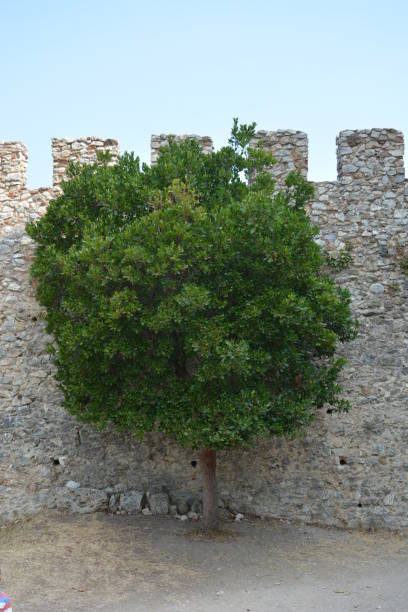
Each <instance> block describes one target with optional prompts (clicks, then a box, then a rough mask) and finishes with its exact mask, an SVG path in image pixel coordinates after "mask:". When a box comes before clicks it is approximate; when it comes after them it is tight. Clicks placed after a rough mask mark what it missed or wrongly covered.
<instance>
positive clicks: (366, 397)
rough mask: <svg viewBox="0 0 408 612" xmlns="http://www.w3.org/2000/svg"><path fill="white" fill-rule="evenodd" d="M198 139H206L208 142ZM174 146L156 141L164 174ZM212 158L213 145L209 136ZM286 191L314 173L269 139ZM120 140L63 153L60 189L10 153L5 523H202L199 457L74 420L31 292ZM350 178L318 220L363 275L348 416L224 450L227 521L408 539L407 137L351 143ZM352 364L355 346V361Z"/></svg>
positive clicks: (344, 141)
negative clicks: (71, 176) (166, 149)
mask: <svg viewBox="0 0 408 612" xmlns="http://www.w3.org/2000/svg"><path fill="white" fill-rule="evenodd" d="M196 138H199V137H196ZM166 140H167V136H166V135H160V136H153V137H152V161H153V162H154V161H155V160H156V159H157V154H158V150H159V148H160V146H161V144H163V143H164V142H166ZM199 141H200V143H201V145H202V146H203V148H204V149H205V150H209V149H210V148H211V146H212V143H211V139H210V138H199ZM256 141H258V142H259V141H262V142H263V146H264V147H265V148H267V149H269V150H271V151H272V152H273V153H274V155H275V157H276V159H277V160H278V163H277V164H276V165H274V166H273V167H272V168H271V172H272V173H273V175H274V176H275V178H276V180H277V183H278V184H281V183H282V181H283V178H284V177H285V175H286V174H287V172H288V171H289V170H291V169H294V168H297V169H300V170H301V172H302V173H303V175H304V176H306V175H307V157H308V144H307V136H306V134H304V133H302V132H294V131H277V132H264V131H261V132H258V133H257V135H256ZM100 149H108V150H110V152H111V153H112V156H113V162H114V160H115V159H116V157H117V155H118V152H119V150H118V143H117V141H115V140H112V139H109V140H106V139H103V138H85V139H79V140H56V139H54V140H53V141H52V150H53V157H54V186H53V187H52V188H42V189H34V190H33V189H27V188H26V187H25V170H26V163H27V152H26V148H25V146H24V144H23V143H21V142H4V143H0V286H1V293H0V436H1V444H0V523H5V522H7V521H12V520H15V519H17V518H23V517H26V516H30V515H33V514H34V513H37V512H40V511H41V510H42V509H44V508H61V509H67V510H70V511H74V512H76V511H78V512H91V511H93V510H101V509H104V508H106V509H107V508H109V509H110V510H112V511H115V510H117V509H118V508H119V509H121V508H122V510H123V511H128V512H141V511H143V512H145V513H148V512H157V513H163V512H167V511H170V512H172V513H178V514H181V515H183V516H184V515H186V514H187V513H188V512H190V514H191V513H192V514H191V516H193V515H194V514H195V515H196V514H197V512H199V509H200V508H199V497H200V494H199V491H200V483H199V477H198V474H197V467H196V466H197V463H196V461H197V457H196V455H195V454H194V453H193V452H189V451H186V450H182V449H179V448H178V447H177V446H175V445H174V444H172V443H171V442H169V441H168V440H167V439H165V438H164V437H162V436H156V435H151V436H148V437H147V438H146V440H145V441H144V442H143V443H140V442H136V441H135V440H133V439H132V437H131V436H119V435H118V434H116V433H115V432H113V431H107V432H104V433H97V432H95V431H93V430H91V429H89V428H88V427H87V426H85V425H83V424H79V423H77V422H76V421H75V419H74V418H73V417H71V416H70V415H69V414H67V413H66V412H65V411H64V410H63V409H62V408H61V396H60V393H59V391H58V389H57V387H56V385H55V382H54V379H53V365H52V362H51V360H50V357H49V355H48V354H47V351H46V345H47V342H48V341H49V338H47V336H46V333H45V331H44V321H43V320H42V313H41V311H40V308H39V306H38V304H37V302H36V300H35V298H34V291H33V288H32V286H31V285H30V280H29V266H30V262H31V259H32V254H33V244H32V243H31V241H30V239H29V238H28V237H27V235H26V234H25V229H24V228H25V224H26V222H27V221H28V220H32V219H36V218H37V217H38V216H39V215H42V214H43V213H44V211H45V210H46V207H47V204H48V202H49V201H50V199H52V198H53V197H55V195H56V194H57V193H58V189H59V183H60V181H61V179H62V178H63V176H64V174H65V172H66V168H67V165H68V163H69V161H70V160H78V161H80V162H82V163H86V162H89V161H92V160H94V159H95V156H96V152H97V151H98V150H100ZM337 159H338V180H337V181H335V182H322V183H316V184H315V185H314V186H315V199H314V201H313V202H311V203H310V205H309V207H310V214H311V217H312V219H313V222H315V223H316V224H317V225H318V226H319V228H320V236H319V242H320V243H321V244H322V245H323V246H324V247H325V248H326V249H328V250H329V251H333V252H334V253H338V252H339V251H341V250H342V249H344V248H345V247H346V246H348V248H351V249H352V250H351V253H352V263H351V266H350V267H349V268H347V269H344V270H341V271H338V272H337V273H336V277H337V281H338V282H339V283H340V284H344V285H347V286H348V287H349V288H350V290H351V292H352V296H353V309H354V313H355V315H356V316H357V317H358V319H359V321H360V334H359V337H358V338H357V339H356V340H355V341H354V342H353V343H351V344H350V345H348V346H347V347H345V348H344V354H345V355H346V357H347V358H348V360H349V363H348V367H347V369H346V371H345V373H344V388H345V393H346V395H347V396H348V397H349V398H350V399H351V402H352V404H353V410H352V412H351V413H350V414H348V415H341V416H339V415H335V414H330V411H329V410H328V411H326V410H322V411H321V412H320V413H319V415H318V417H317V421H316V422H315V423H314V424H313V425H312V426H311V427H310V429H309V430H308V431H307V432H306V435H305V436H304V438H302V439H299V440H295V441H286V440H282V439H268V440H263V441H262V442H260V444H259V446H258V447H257V448H256V449H252V450H245V451H244V450H236V451H233V452H228V453H225V454H224V453H220V459H219V488H220V504H221V505H222V506H223V507H224V508H225V511H226V512H227V511H234V512H244V513H254V514H257V515H260V516H264V517H285V518H288V519H300V520H303V521H310V522H316V523H320V524H324V525H338V526H347V527H363V528H370V527H387V528H390V529H399V528H402V527H406V526H408V352H407V348H408V316H407V315H408V301H407V295H408V278H407V276H405V275H404V273H403V271H402V269H401V266H400V258H401V253H402V252H403V250H404V249H406V248H407V244H408V241H407V232H408V205H407V204H408V182H407V181H406V180H405V176H404V166H403V136H402V134H401V133H400V132H398V131H396V130H392V129H372V130H359V131H351V130H346V131H343V132H341V133H340V134H339V136H338V138H337ZM342 351H343V349H342Z"/></svg>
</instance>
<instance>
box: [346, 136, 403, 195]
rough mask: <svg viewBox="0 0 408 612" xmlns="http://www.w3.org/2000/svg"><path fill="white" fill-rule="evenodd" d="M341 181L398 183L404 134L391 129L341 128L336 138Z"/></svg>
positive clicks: (401, 172) (385, 184) (400, 173)
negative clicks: (342, 129)
mask: <svg viewBox="0 0 408 612" xmlns="http://www.w3.org/2000/svg"><path fill="white" fill-rule="evenodd" d="M336 143H337V173H338V181H339V182H340V183H341V184H342V185H349V184H350V183H352V182H353V181H355V180H358V181H359V182H365V183H369V184H372V185H375V184H377V185H382V186H389V187H398V186H400V185H401V183H403V182H404V180H405V173H404V136H403V134H402V132H398V131H397V130H393V129H371V130H344V131H342V132H340V134H339V135H338V137H337V139H336Z"/></svg>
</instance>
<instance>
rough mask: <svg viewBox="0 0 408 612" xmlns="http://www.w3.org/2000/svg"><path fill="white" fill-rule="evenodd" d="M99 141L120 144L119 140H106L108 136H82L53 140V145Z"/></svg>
mask: <svg viewBox="0 0 408 612" xmlns="http://www.w3.org/2000/svg"><path fill="white" fill-rule="evenodd" d="M95 140H96V141H97V142H106V141H107V140H108V141H109V142H111V143H114V144H119V140H117V139H116V138H106V136H81V137H79V138H72V137H66V138H51V145H53V144H54V143H55V144H57V143H60V142H61V143H66V144H72V143H74V142H86V143H89V142H93V141H95Z"/></svg>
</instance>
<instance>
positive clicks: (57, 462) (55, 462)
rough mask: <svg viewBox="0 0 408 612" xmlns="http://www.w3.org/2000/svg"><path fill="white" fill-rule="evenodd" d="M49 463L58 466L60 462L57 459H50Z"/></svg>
mask: <svg viewBox="0 0 408 612" xmlns="http://www.w3.org/2000/svg"><path fill="white" fill-rule="evenodd" d="M51 461H52V463H53V465H60V460H59V459H58V458H57V459H54V457H52V459H51Z"/></svg>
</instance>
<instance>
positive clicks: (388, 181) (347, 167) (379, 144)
mask: <svg viewBox="0 0 408 612" xmlns="http://www.w3.org/2000/svg"><path fill="white" fill-rule="evenodd" d="M170 136H171V137H172V138H174V139H175V140H176V142H180V141H182V140H185V139H186V138H194V139H196V140H197V141H198V143H199V144H200V146H201V147H202V149H203V150H204V151H205V152H210V151H212V150H213V141H212V139H211V137H210V136H198V135H196V134H185V135H176V134H159V135H153V136H152V137H151V162H152V164H154V163H156V161H157V159H158V156H159V153H160V148H161V147H163V146H165V145H166V144H168V141H169V137H170ZM336 144H337V173H338V182H339V185H342V186H343V187H345V188H347V186H350V185H351V184H352V183H356V182H357V183H358V185H359V187H360V186H361V185H363V184H365V185H367V186H370V185H371V186H372V187H376V188H381V189H384V188H387V189H389V190H390V189H391V190H392V189H398V188H400V187H401V185H402V184H403V183H404V180H405V170H404V159H403V156H404V137H403V134H402V132H399V131H397V130H394V129H377V128H374V129H370V130H344V131H342V132H340V134H339V135H338V136H337V139H336ZM251 145H252V146H262V147H263V148H264V149H265V150H267V151H270V152H271V153H272V154H273V155H274V157H275V159H276V164H274V165H273V166H271V167H270V169H269V170H270V172H271V174H272V176H273V177H274V178H275V180H276V181H277V184H278V186H281V185H282V183H283V181H284V178H285V176H286V175H287V174H288V172H290V171H292V170H300V172H301V173H302V175H303V176H304V177H305V178H307V173H308V138H307V134H305V133H304V132H300V131H294V130H277V131H274V132H270V131H266V130H260V131H258V132H257V133H256V135H255V138H254V139H253V141H252V143H251ZM51 147H52V156H53V186H54V187H58V186H59V185H60V183H61V181H62V180H63V179H64V177H65V175H66V171H67V168H68V165H69V163H70V162H71V161H74V162H80V163H83V164H87V163H93V162H94V161H95V160H96V155H97V152H98V151H109V152H110V153H111V155H112V163H115V161H116V160H117V158H118V155H119V143H118V141H117V140H115V139H112V138H101V137H96V136H88V137H86V138H77V139H73V138H53V139H52V144H51ZM26 167H27V149H26V147H25V145H24V143H22V142H0V190H3V191H6V192H8V196H9V198H10V199H13V198H14V197H19V193H20V192H21V190H23V189H24V188H25V184H26Z"/></svg>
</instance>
